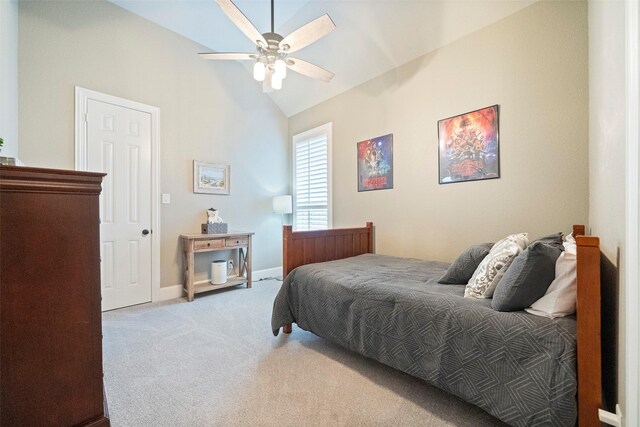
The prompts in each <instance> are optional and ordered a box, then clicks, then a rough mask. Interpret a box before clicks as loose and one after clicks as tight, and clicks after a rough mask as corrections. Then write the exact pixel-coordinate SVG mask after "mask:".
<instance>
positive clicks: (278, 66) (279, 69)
mask: <svg viewBox="0 0 640 427" xmlns="http://www.w3.org/2000/svg"><path fill="white" fill-rule="evenodd" d="M273 68H274V75H275V76H277V77H279V78H280V80H282V79H284V78H285V77H287V65H286V64H285V63H284V61H283V60H282V59H276V62H275V64H274V66H273Z"/></svg>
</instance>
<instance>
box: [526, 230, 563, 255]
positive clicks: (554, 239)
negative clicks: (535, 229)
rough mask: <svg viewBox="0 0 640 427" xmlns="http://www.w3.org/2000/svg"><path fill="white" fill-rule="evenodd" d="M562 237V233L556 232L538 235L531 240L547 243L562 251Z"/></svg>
mask: <svg viewBox="0 0 640 427" xmlns="http://www.w3.org/2000/svg"><path fill="white" fill-rule="evenodd" d="M563 237H564V235H563V234H562V232H558V233H553V234H549V235H547V236H542V237H538V238H537V239H535V240H534V241H533V242H542V243H546V244H547V245H551V246H555V247H556V248H558V249H560V250H561V251H564V246H563V245H562V242H563V240H562V239H563ZM533 242H531V243H533Z"/></svg>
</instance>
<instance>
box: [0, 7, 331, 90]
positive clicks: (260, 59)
mask: <svg viewBox="0 0 640 427" xmlns="http://www.w3.org/2000/svg"><path fill="white" fill-rule="evenodd" d="M0 1H1V0H0ZM214 1H215V2H216V3H217V4H218V6H220V8H221V9H222V11H223V12H224V13H225V14H226V15H227V17H228V18H229V19H230V20H231V22H233V23H234V24H235V26H236V27H238V29H239V30H240V31H241V32H242V33H244V35H245V36H247V37H248V38H249V39H250V40H251V41H253V42H254V43H255V44H256V50H257V53H241V52H209V53H202V54H200V56H201V57H202V58H204V59H217V60H236V61H255V63H254V66H253V78H254V79H255V80H257V81H260V82H262V90H263V92H267V93H268V92H273V91H274V90H279V89H280V88H282V80H283V79H284V78H286V77H287V68H291V69H292V70H293V71H295V72H297V73H300V74H303V75H305V76H308V77H312V78H315V79H320V80H323V81H325V82H329V81H331V79H332V78H333V77H334V74H333V73H332V72H330V71H327V70H325V69H323V68H320V67H318V66H317V65H314V64H311V63H309V62H307V61H303V60H301V59H295V58H290V57H288V56H289V54H290V53H293V52H297V51H298V50H300V49H302V48H304V47H306V46H308V45H310V44H311V43H314V42H315V41H317V40H318V39H320V38H322V37H324V36H325V35H327V34H328V33H329V32H331V31H333V30H334V29H335V28H336V26H335V24H334V22H333V21H332V20H331V18H330V17H329V15H327V14H324V15H322V16H321V17H319V18H316V19H314V20H313V21H311V22H308V23H306V24H305V25H303V26H302V27H300V28H298V29H297V30H295V31H294V32H292V33H290V34H289V35H288V36H286V37H282V36H281V35H280V34H278V33H276V32H275V29H274V0H271V31H270V32H266V33H263V34H260V32H259V31H258V30H257V28H256V27H255V26H254V25H253V24H252V23H251V21H249V19H247V17H246V16H245V15H244V14H243V13H242V11H241V10H240V9H238V7H237V6H236V5H235V4H234V3H233V1H232V0H214Z"/></svg>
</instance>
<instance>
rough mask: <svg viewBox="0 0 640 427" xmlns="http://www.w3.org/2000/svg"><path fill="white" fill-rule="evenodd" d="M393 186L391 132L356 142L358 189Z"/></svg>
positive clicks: (367, 189)
mask: <svg viewBox="0 0 640 427" xmlns="http://www.w3.org/2000/svg"><path fill="white" fill-rule="evenodd" d="M389 188H393V134H389V135H384V136H379V137H377V138H373V139H368V140H366V141H360V142H358V191H371V190H387V189H389Z"/></svg>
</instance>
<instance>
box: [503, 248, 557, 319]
mask: <svg viewBox="0 0 640 427" xmlns="http://www.w3.org/2000/svg"><path fill="white" fill-rule="evenodd" d="M561 253H562V251H561V250H560V249H558V248H557V247H556V246H555V245H549V244H546V243H544V242H541V241H537V242H533V243H532V244H531V245H529V247H527V249H525V250H524V251H523V252H522V253H521V254H520V255H518V256H517V257H516V258H515V259H514V260H513V263H512V264H511V266H510V267H509V269H508V270H507V272H506V273H505V274H504V276H503V277H502V279H500V282H498V286H497V287H496V290H495V292H494V293H493V300H492V301H491V307H493V309H494V310H497V311H517V310H524V309H525V308H527V307H529V306H531V304H533V303H534V302H536V301H537V300H539V299H540V298H542V297H543V296H544V294H545V292H546V291H547V289H548V288H549V285H550V284H551V282H552V281H553V279H554V278H555V275H556V260H557V259H558V257H559V256H560V254H561Z"/></svg>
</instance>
